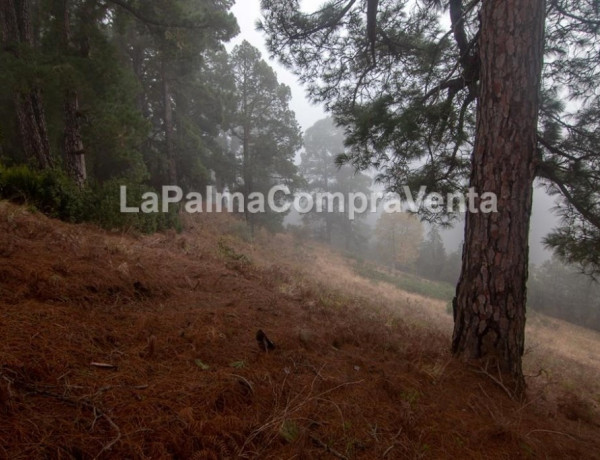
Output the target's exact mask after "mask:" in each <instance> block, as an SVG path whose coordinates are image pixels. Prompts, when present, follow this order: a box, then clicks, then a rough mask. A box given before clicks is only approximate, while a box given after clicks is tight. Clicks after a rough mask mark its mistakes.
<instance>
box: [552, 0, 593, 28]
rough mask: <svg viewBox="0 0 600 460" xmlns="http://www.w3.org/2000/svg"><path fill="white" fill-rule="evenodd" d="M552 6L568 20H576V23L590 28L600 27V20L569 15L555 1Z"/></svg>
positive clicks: (554, 0)
mask: <svg viewBox="0 0 600 460" xmlns="http://www.w3.org/2000/svg"><path fill="white" fill-rule="evenodd" d="M552 6H554V8H556V10H557V11H558V12H559V13H560V14H562V15H563V16H566V17H568V18H571V19H574V20H575V21H579V22H581V23H583V24H587V25H589V26H594V27H600V21H598V20H593V19H587V18H582V17H581V16H578V15H576V14H573V13H569V12H568V11H567V10H565V9H564V8H563V7H562V6H561V5H560V4H559V2H558V1H557V0H553V1H552Z"/></svg>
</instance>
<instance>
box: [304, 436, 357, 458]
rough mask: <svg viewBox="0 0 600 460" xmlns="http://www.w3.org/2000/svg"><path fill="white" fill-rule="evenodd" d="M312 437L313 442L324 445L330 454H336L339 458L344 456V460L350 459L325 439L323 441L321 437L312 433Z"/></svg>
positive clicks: (320, 445)
mask: <svg viewBox="0 0 600 460" xmlns="http://www.w3.org/2000/svg"><path fill="white" fill-rule="evenodd" d="M310 439H311V440H312V442H314V443H315V444H316V445H318V446H319V447H322V448H323V449H325V452H329V453H330V454H333V455H335V456H336V457H337V458H342V459H344V460H348V457H346V456H345V455H344V454H341V453H340V452H338V451H337V450H335V449H334V448H333V447H331V446H328V445H327V444H325V443H324V442H323V441H321V440H320V439H319V438H317V437H316V436H313V435H312V434H311V435H310Z"/></svg>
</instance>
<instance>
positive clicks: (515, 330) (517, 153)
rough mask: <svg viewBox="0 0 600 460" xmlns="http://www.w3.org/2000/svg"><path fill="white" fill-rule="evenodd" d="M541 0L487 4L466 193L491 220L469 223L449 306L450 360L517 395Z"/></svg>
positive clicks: (476, 216)
mask: <svg viewBox="0 0 600 460" xmlns="http://www.w3.org/2000/svg"><path fill="white" fill-rule="evenodd" d="M544 18H545V2H544V0H518V1H517V0H494V1H490V0H487V1H486V0H484V2H483V6H482V10H481V36H480V39H479V48H480V49H479V52H480V60H481V69H480V70H481V75H480V78H481V80H480V95H479V105H478V109H477V134H476V139H475V148H474V153H473V166H472V168H473V169H472V172H471V186H472V187H474V188H475V190H476V191H477V192H478V193H479V195H480V196H481V194H482V193H485V192H492V193H495V194H496V196H497V199H498V212H497V213H489V214H483V213H469V214H468V215H467V219H466V229H465V245H464V248H463V267H462V272H461V276H460V280H459V283H458V286H457V290H456V297H455V299H454V318H455V326H454V335H453V343H452V350H453V353H454V354H455V355H456V356H458V357H460V358H463V359H465V360H471V359H479V358H482V359H484V360H486V361H487V362H488V363H489V362H491V363H492V364H493V365H494V366H496V364H497V365H498V366H499V368H500V369H501V371H502V372H504V373H506V374H508V375H509V376H510V377H511V378H512V382H511V385H512V388H513V390H514V391H515V394H518V393H520V392H521V391H522V390H523V389H524V378H523V372H522V367H521V358H522V355H523V348H524V331H525V307H526V302H527V295H526V281H527V275H528V272H527V270H528V252H529V245H528V240H529V221H530V216H531V202H532V189H533V180H534V177H535V169H536V160H537V149H536V132H537V120H538V109H539V93H540V80H541V68H542V59H543V43H544Z"/></svg>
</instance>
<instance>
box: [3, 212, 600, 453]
mask: <svg viewBox="0 0 600 460" xmlns="http://www.w3.org/2000/svg"><path fill="white" fill-rule="evenodd" d="M0 295H1V296H2V297H0V337H2V341H1V343H0V457H5V458H11V459H12V458H17V459H19V458H23V459H25V458H27V459H29V458H135V459H137V458H199V459H200V458H215V459H221V458H260V459H269V458H273V459H276V458H277V459H278V458H306V459H310V458H365V459H370V458H561V459H562V458H595V457H597V454H596V453H597V452H599V451H600V441H599V440H598V439H597V436H596V433H597V429H598V426H597V421H598V418H597V417H596V415H595V414H594V413H593V409H594V407H593V405H592V404H593V399H594V397H596V398H597V395H598V394H597V392H596V393H594V391H596V390H594V388H595V387H594V384H595V382H596V381H594V380H588V379H593V378H594V376H595V374H594V373H593V372H597V367H594V365H593V364H594V362H593V358H592V357H590V354H589V352H583V351H581V349H579V348H578V347H583V346H589V347H593V346H594V344H595V343H598V342H596V338H595V336H594V335H593V334H591V335H590V334H588V333H586V332H583V331H580V330H578V329H571V328H570V327H567V326H566V325H563V324H562V323H560V325H559V330H558V331H556V324H555V323H554V322H550V323H548V324H546V322H547V321H548V320H546V319H544V318H541V319H539V322H540V324H539V325H535V327H534V329H533V330H532V331H530V339H529V340H530V342H528V343H534V342H533V341H537V342H535V343H534V344H537V346H536V347H534V348H533V350H532V351H531V352H530V353H529V354H528V355H527V366H528V369H529V370H530V371H531V373H534V371H535V372H536V373H537V368H538V367H539V366H542V365H543V368H544V372H543V373H541V374H540V376H539V377H535V378H534V377H532V378H530V379H529V382H530V398H529V400H528V401H526V402H516V401H513V400H511V399H510V398H508V396H507V395H506V394H505V393H504V392H503V390H502V389H501V388H499V386H498V385H496V384H494V382H493V381H492V380H491V379H490V378H488V377H487V376H485V375H481V374H477V373H475V372H473V369H471V368H470V367H469V366H466V365H464V364H461V363H458V362H455V361H454V360H453V359H451V357H450V356H449V353H448V345H449V337H450V332H451V319H450V317H449V315H447V314H446V312H445V305H444V304H443V303H442V302H438V301H432V300H429V299H424V298H421V297H419V296H415V295H412V294H406V293H404V292H402V291H399V290H398V289H396V288H394V287H392V286H389V285H387V284H385V283H379V284H377V283H373V282H371V281H368V280H365V279H362V278H360V277H358V276H357V275H356V274H355V273H354V271H353V270H352V269H351V267H350V266H349V265H348V263H347V261H346V260H345V259H344V258H342V257H341V256H340V255H338V254H336V253H334V252H332V251H330V250H329V249H327V248H324V247H321V246H319V245H317V244H315V243H313V242H308V241H300V240H296V239H294V238H292V237H291V236H289V235H269V234H267V233H264V232H259V233H258V234H257V236H256V238H255V239H254V240H249V239H248V238H247V235H246V234H245V231H244V229H243V225H242V224H240V222H239V221H237V220H235V219H232V218H231V217H229V216H225V215H202V216H197V217H195V218H193V219H191V218H190V220H189V221H188V222H186V231H185V232H184V233H182V234H176V233H174V232H168V233H165V234H160V235H152V236H147V237H141V236H135V235H128V234H115V233H107V232H103V231H100V230H98V229H96V228H93V227H90V226H73V225H68V224H64V223H61V222H57V221H53V220H51V219H47V218H45V217H43V216H39V215H32V214H31V213H29V212H27V211H25V210H24V209H23V208H20V207H16V206H12V205H9V204H7V203H0ZM535 321H537V320H535ZM257 329H263V330H265V332H266V333H267V334H268V335H269V337H270V338H271V339H272V340H273V341H274V342H275V343H276V345H277V348H276V349H275V350H274V351H272V352H269V353H263V352H261V351H260V350H259V349H258V347H257V345H256V341H255V337H254V335H255V333H256V330H257ZM565 330H566V331H568V335H569V336H571V337H572V338H571V339H570V340H569V339H565V338H555V341H554V342H549V341H548V342H547V339H548V338H549V337H552V334H555V335H556V334H557V333H558V332H561V331H565ZM553 347H555V348H553ZM559 351H560V352H559ZM92 362H101V363H108V364H111V365H114V366H116V367H115V368H111V369H102V368H97V367H94V366H91V365H90V364H91V363H92ZM578 366H580V367H578ZM576 369H581V372H579V371H576ZM584 388H585V390H584ZM594 395H595V396H594Z"/></svg>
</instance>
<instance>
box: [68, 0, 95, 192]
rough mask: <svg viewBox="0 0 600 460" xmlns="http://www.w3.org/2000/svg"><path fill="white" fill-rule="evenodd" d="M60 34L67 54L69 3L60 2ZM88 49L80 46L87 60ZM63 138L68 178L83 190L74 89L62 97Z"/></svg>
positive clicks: (82, 155) (81, 148)
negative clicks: (61, 18)
mask: <svg viewBox="0 0 600 460" xmlns="http://www.w3.org/2000/svg"><path fill="white" fill-rule="evenodd" d="M61 7H62V12H61V13H62V17H63V21H62V29H63V30H62V34H63V38H62V39H63V52H64V53H65V55H68V54H69V51H70V48H71V47H70V42H71V20H70V16H69V2H68V0H63V1H62V5H61ZM88 53H89V49H88V48H87V47H84V46H82V47H81V49H80V54H81V56H82V57H84V58H87V57H88ZM64 99H65V102H64V123H65V128H64V136H63V154H64V157H65V166H66V169H67V173H68V174H69V177H71V179H73V181H75V183H76V184H77V186H78V187H79V188H83V186H84V185H85V182H86V180H87V171H86V167H85V148H84V146H83V140H82V136H81V123H80V121H79V95H78V93H77V91H76V90H75V89H74V88H67V89H66V90H65V95H64Z"/></svg>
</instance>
